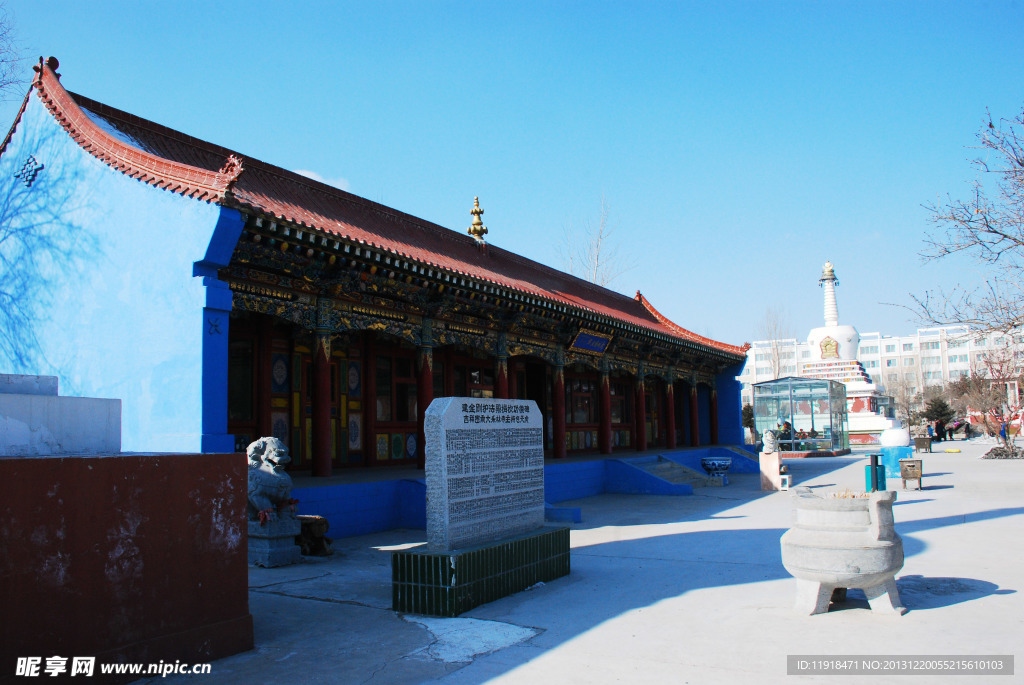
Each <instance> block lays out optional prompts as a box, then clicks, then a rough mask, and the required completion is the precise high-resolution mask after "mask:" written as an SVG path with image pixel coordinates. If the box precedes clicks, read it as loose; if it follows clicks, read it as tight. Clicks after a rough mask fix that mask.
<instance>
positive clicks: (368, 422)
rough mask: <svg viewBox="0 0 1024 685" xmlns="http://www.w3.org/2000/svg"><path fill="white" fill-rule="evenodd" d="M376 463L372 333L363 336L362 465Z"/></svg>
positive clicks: (373, 342) (375, 372) (375, 411)
mask: <svg viewBox="0 0 1024 685" xmlns="http://www.w3.org/2000/svg"><path fill="white" fill-rule="evenodd" d="M376 463H377V356H376V344H375V341H374V338H373V333H371V332H369V331H367V332H366V333H365V334H364V336H363V465H364V466H374V465H375V464H376Z"/></svg>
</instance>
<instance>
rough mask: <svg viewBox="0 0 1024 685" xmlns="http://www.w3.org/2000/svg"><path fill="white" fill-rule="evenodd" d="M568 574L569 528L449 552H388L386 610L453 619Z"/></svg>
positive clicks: (548, 529)
mask: <svg viewBox="0 0 1024 685" xmlns="http://www.w3.org/2000/svg"><path fill="white" fill-rule="evenodd" d="M568 574H569V529H568V528H565V527H545V528H542V529H540V530H539V531H535V532H532V533H526V534H523V535H519V536H516V537H512V538H507V539H505V540H500V541H498V542H494V543H491V544H486V545H480V546H477V547H471V548H468V549H464V550H457V551H454V552H438V551H432V550H428V549H426V548H425V547H421V548H412V549H406V550H401V551H396V552H392V554H391V579H392V583H391V587H392V609H394V610H395V611H401V612H405V613H414V614H427V615H429V616H447V617H453V616H458V615H459V614H462V613H464V612H466V611H469V610H470V609H472V608H474V607H477V606H480V605H481V604H486V603H488V602H493V601H495V600H497V599H501V598H502V597H507V596H509V595H511V594H515V593H516V592H520V591H522V590H525V589H526V588H528V587H530V586H532V585H536V584H537V583H541V582H545V583H546V582H549V581H552V580H554V579H556V578H561V577H562V576H565V575H568Z"/></svg>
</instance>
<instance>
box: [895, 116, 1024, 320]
mask: <svg viewBox="0 0 1024 685" xmlns="http://www.w3.org/2000/svg"><path fill="white" fill-rule="evenodd" d="M987 119H988V120H987V122H986V123H985V124H984V125H983V126H982V128H981V130H980V131H979V132H978V135H977V137H978V142H979V145H978V147H977V149H980V150H981V153H980V154H979V156H978V157H977V158H976V159H975V160H974V161H973V162H972V164H973V166H974V167H975V169H977V170H978V177H977V178H976V179H975V181H974V182H973V183H972V192H971V195H970V197H969V199H967V200H953V199H951V198H949V199H947V201H946V202H945V203H935V204H932V205H926V206H925V208H926V209H927V210H928V212H929V214H930V215H931V221H932V223H933V224H934V225H935V226H936V228H935V230H934V231H933V232H931V233H929V235H928V236H927V238H926V240H925V249H924V251H923V252H922V254H921V256H922V257H923V258H924V259H925V260H926V261H934V260H938V259H942V258H944V257H948V256H950V255H956V254H965V255H968V256H970V257H972V258H973V259H975V260H977V261H978V262H979V263H981V264H982V265H983V268H984V270H985V276H984V283H982V284H981V285H979V286H977V287H973V288H962V287H961V286H959V285H958V286H957V287H955V288H954V289H953V290H952V291H948V292H947V291H945V290H940V291H939V292H937V293H935V292H928V293H925V294H924V295H922V296H914V301H915V303H916V305H917V310H918V314H919V316H920V318H921V319H922V320H923V321H925V322H926V323H928V324H931V325H948V324H967V325H969V326H971V327H972V328H976V329H981V330H998V331H1003V332H1004V333H1005V332H1009V331H1011V330H1013V329H1016V328H1019V327H1021V326H1022V325H1024V110H1022V111H1021V113H1020V114H1018V115H1017V117H1016V118H1014V119H1012V120H1008V119H1000V120H999V121H998V123H996V122H994V121H993V119H992V115H991V113H989V114H988V115H987Z"/></svg>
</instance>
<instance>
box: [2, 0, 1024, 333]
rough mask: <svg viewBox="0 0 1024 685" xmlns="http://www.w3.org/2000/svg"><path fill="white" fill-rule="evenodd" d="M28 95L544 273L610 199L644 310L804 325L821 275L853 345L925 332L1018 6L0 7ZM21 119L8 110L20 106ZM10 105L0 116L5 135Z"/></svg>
mask: <svg viewBox="0 0 1024 685" xmlns="http://www.w3.org/2000/svg"><path fill="white" fill-rule="evenodd" d="M7 12H8V15H9V18H10V20H11V21H12V22H13V25H14V31H15V34H16V36H17V40H18V45H19V47H20V49H21V54H22V55H23V56H24V57H25V58H26V59H25V62H24V74H25V76H26V79H27V78H28V77H29V75H30V73H31V64H32V62H33V61H34V60H35V59H37V58H38V57H39V56H40V55H54V56H56V57H57V58H58V59H59V60H60V62H61V69H60V72H61V74H62V75H63V83H64V85H65V87H67V88H68V89H70V90H72V91H74V92H78V93H82V94H84V95H87V96H89V97H91V98H93V99H96V100H99V101H101V102H104V103H106V104H109V105H112V106H114V107H118V108H121V109H125V110H127V111H129V112H132V113H133V114H137V115H139V116H142V117H145V118H148V119H152V120H154V121H156V122H159V123H161V124H164V125H166V126H170V127H172V128H176V129H178V130H181V131H183V132H185V133H188V134H190V135H193V136H196V137H199V138H203V139H206V140H210V141H213V142H215V143H218V144H221V145H224V146H226V147H229V148H233V149H236V150H238V151H239V152H241V153H242V154H243V155H246V156H250V157H256V158H259V159H262V160H264V161H267V162H270V163H273V164H277V165H280V166H282V167H285V168H288V169H293V170H305V171H311V172H314V173H315V174H317V175H319V176H320V177H322V178H323V179H327V180H328V181H329V182H332V183H335V184H337V185H340V186H341V187H344V188H346V189H347V190H349V191H351V192H354V193H356V194H358V195H362V196H364V197H367V198H370V199H372V200H375V201H378V202H383V203H385V204H387V205H390V206H392V207H395V208H397V209H400V210H402V211H405V212H408V213H411V214H414V215H416V216H420V217H423V218H425V219H428V220H430V221H434V222H436V223H438V224H441V225H443V226H447V227H449V228H452V229H455V230H459V231H464V230H465V228H466V227H467V226H468V225H469V223H470V221H471V217H470V215H469V210H470V209H471V208H472V204H473V197H474V196H475V195H478V196H480V203H481V206H482V207H483V208H484V210H485V211H486V213H485V215H484V217H483V218H484V223H485V224H486V225H487V226H488V227H489V229H490V232H489V234H488V236H487V237H488V240H489V241H490V242H492V243H494V244H497V245H500V246H501V247H504V248H507V249H510V250H514V251H516V252H519V253H521V254H523V255H525V256H527V257H530V258H532V259H535V260H537V261H540V262H543V263H545V264H549V265H552V266H555V267H559V268H561V267H562V266H563V262H562V256H561V252H562V248H561V245H562V238H561V236H562V233H563V230H564V228H565V227H566V226H567V225H570V224H571V225H576V226H579V225H581V224H583V223H585V222H586V221H590V222H596V220H597V217H598V213H599V211H600V204H601V197H602V195H603V196H604V197H605V199H606V202H607V204H608V207H609V210H610V217H611V223H612V225H613V226H615V227H616V230H615V232H614V233H613V236H612V237H613V240H614V241H615V242H616V243H617V244H618V249H619V253H620V254H621V255H623V256H624V257H625V258H629V259H632V260H633V261H635V262H636V264H637V266H636V267H635V268H633V269H631V270H629V271H627V272H626V273H624V274H623V275H621V276H620V277H619V278H618V279H617V280H616V281H615V282H614V283H613V284H612V287H613V288H614V289H615V290H618V291H620V292H623V293H626V294H629V295H632V294H634V293H635V292H636V290H638V289H639V290H640V291H641V292H643V293H644V295H645V296H646V297H647V298H648V299H650V300H651V302H653V303H654V305H655V306H656V307H658V308H659V309H660V310H661V311H662V313H664V314H665V315H666V316H668V317H669V318H671V319H673V320H674V321H676V322H677V323H679V324H680V325H683V326H685V327H687V328H690V329H692V330H694V331H696V332H698V333H702V334H705V335H710V336H712V337H714V338H717V339H719V340H723V341H725V342H729V343H734V344H740V343H742V342H744V341H747V340H753V339H756V338H758V337H759V335H758V328H759V326H760V325H761V323H762V321H763V320H764V317H765V311H766V309H767V307H768V306H774V307H779V308H781V309H782V310H783V311H784V313H785V316H786V318H787V320H788V322H789V328H790V329H791V332H792V334H793V335H795V336H797V337H800V338H803V337H805V336H806V334H807V332H808V331H809V329H810V328H812V327H814V326H818V325H821V322H822V295H821V291H820V289H819V288H818V287H817V279H818V277H819V275H820V270H821V265H822V263H824V262H825V260H826V259H830V260H832V261H833V262H834V263H835V265H836V272H837V274H838V276H839V279H840V284H841V285H840V287H839V290H838V299H839V314H840V320H841V322H843V323H851V324H853V325H855V326H857V328H858V329H859V330H860V331H861V332H862V333H864V332H869V331H882V332H883V333H888V334H895V335H902V334H907V333H911V332H913V331H914V329H915V328H916V327H917V323H916V322H915V320H914V319H913V316H912V315H911V314H909V313H908V312H906V311H904V310H902V309H899V308H895V307H890V306H886V305H884V304H882V303H886V302H895V303H903V304H909V303H910V296H909V294H910V293H921V292H923V291H924V290H926V289H928V288H935V287H940V286H944V287H946V288H947V289H948V288H953V287H955V286H957V284H962V285H965V286H966V285H969V284H971V283H974V282H976V281H977V279H978V273H977V268H976V267H975V265H973V264H971V263H970V262H968V261H966V260H960V261H947V262H944V263H939V264H923V263H922V262H921V260H920V259H919V258H918V256H917V255H918V253H919V252H920V251H921V249H922V247H923V244H922V238H923V235H924V233H925V231H926V230H928V229H929V224H928V220H927V213H926V212H925V210H924V209H923V208H922V205H923V204H926V203H929V202H934V201H935V200H936V199H937V198H938V199H941V198H943V197H945V196H946V194H951V195H953V196H954V197H958V196H965V195H966V194H967V193H968V192H969V188H968V185H967V184H968V182H970V181H971V180H972V179H973V178H974V175H975V172H974V170H973V169H972V168H971V167H970V165H969V164H968V159H969V158H971V157H972V156H973V155H974V154H975V151H973V150H971V149H969V146H971V145H972V144H973V143H974V141H975V139H974V134H975V132H976V131H977V130H978V128H979V126H980V125H981V123H982V121H983V119H984V117H985V110H986V108H989V109H990V110H991V111H992V113H993V115H994V116H996V117H1013V116H1015V115H1016V114H1017V113H1019V112H1020V111H1021V108H1022V107H1024V69H1021V65H1022V64H1024V41H1021V40H1020V36H1021V33H1022V30H1021V29H1022V28H1024V3H1022V2H1019V1H1018V2H955V3H954V2H950V3H944V2H857V3H843V2H770V1H763V2H706V3H705V2H671V3H658V2H625V1H622V2H517V3H508V2H494V3H491V2H412V1H405V2H390V1H387V0H385V1H382V2H365V3H344V2H303V3H288V4H285V3H272V2H217V3H212V2H211V3H207V2H178V3H142V2H103V1H98V2H88V3H86V2H59V1H53V2H38V1H35V0H33V1H29V0H24V1H21V0H8V2H7ZM18 99H20V97H19V98H18ZM16 107H17V104H16V103H14V102H8V103H5V104H4V105H3V106H2V108H0V115H2V120H3V124H2V125H3V126H8V125H9V124H10V122H11V121H12V120H13V117H14V114H15V111H16Z"/></svg>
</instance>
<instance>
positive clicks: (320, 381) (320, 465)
mask: <svg viewBox="0 0 1024 685" xmlns="http://www.w3.org/2000/svg"><path fill="white" fill-rule="evenodd" d="M312 462H313V475H314V476H316V477H319V478H326V477H328V476H330V475H331V334H330V333H318V334H317V336H316V344H315V349H314V350H313V459H312Z"/></svg>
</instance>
